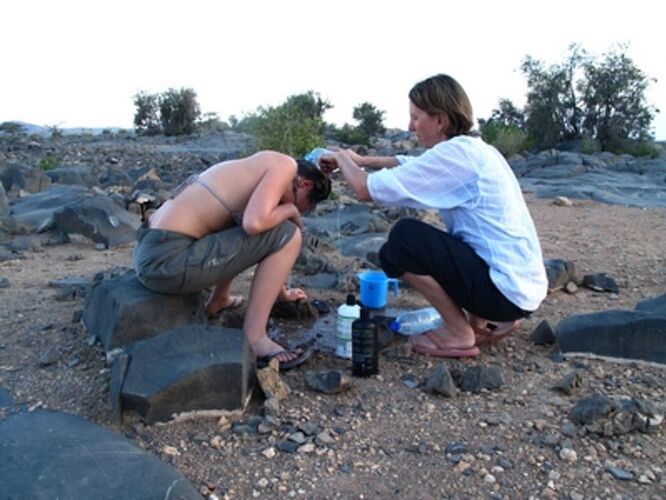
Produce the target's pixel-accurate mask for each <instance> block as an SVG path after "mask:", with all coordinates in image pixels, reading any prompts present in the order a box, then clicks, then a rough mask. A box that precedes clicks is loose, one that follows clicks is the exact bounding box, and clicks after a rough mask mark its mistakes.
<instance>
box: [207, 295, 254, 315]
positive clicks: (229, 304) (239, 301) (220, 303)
mask: <svg viewBox="0 0 666 500" xmlns="http://www.w3.org/2000/svg"><path fill="white" fill-rule="evenodd" d="M213 297H214V294H213V295H211V296H210V298H209V299H208V301H207V302H206V305H205V307H204V311H205V312H206V315H207V316H215V315H216V314H219V313H221V312H222V311H224V310H227V309H229V310H230V309H236V308H237V307H240V306H242V305H243V302H244V300H243V296H242V295H225V296H221V297H215V298H214V299H213Z"/></svg>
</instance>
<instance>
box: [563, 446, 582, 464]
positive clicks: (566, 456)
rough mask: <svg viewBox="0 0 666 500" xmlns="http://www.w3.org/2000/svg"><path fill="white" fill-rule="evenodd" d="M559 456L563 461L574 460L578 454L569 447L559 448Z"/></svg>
mask: <svg viewBox="0 0 666 500" xmlns="http://www.w3.org/2000/svg"><path fill="white" fill-rule="evenodd" d="M560 458H561V459H562V460H564V461H565V462H571V463H573V462H576V461H577V460H578V454H577V453H576V451H575V450H572V449H571V448H562V449H561V450H560Z"/></svg>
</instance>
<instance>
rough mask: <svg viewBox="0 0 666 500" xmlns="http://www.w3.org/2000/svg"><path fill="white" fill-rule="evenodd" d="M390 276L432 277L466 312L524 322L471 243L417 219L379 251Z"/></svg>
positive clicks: (398, 228) (401, 226)
mask: <svg viewBox="0 0 666 500" xmlns="http://www.w3.org/2000/svg"><path fill="white" fill-rule="evenodd" d="M379 260H380V262H381V265H382V268H383V269H384V272H385V273H386V274H387V276H389V277H391V278H399V277H401V276H402V275H403V274H405V273H406V272H409V273H412V274H419V275H427V276H432V277H433V278H434V279H435V280H436V281H437V283H439V284H440V286H441V287H442V288H443V289H444V290H445V291H446V293H447V294H448V295H449V296H450V297H451V299H452V300H453V301H454V302H455V303H456V304H457V305H458V306H459V307H461V308H463V309H465V310H466V311H468V312H470V313H472V314H474V315H476V316H479V317H481V318H485V319H488V320H492V321H513V320H516V319H519V318H524V317H526V316H528V315H529V312H527V311H523V310H522V309H520V308H519V307H517V306H516V305H515V304H513V303H512V302H511V301H510V300H508V299H507V298H506V297H505V296H504V295H503V294H502V292H500V291H499V290H498V289H497V287H496V286H495V284H494V283H493V282H492V280H491V279H490V270H489V268H488V265H487V264H486V263H485V261H484V260H483V259H482V258H481V257H479V256H478V255H477V254H476V252H475V251H474V250H473V249H472V247H470V246H469V245H468V244H467V243H465V242H463V241H462V240H460V239H458V238H456V237H455V236H452V235H450V234H449V233H447V232H445V231H441V230H439V229H437V228H435V227H433V226H431V225H429V224H426V223H425V222H421V221H419V220H416V219H401V220H399V221H398V222H397V223H396V225H395V226H394V227H393V229H392V230H391V232H390V233H389V237H388V241H387V242H386V243H385V244H384V245H383V246H382V248H381V249H380V250H379Z"/></svg>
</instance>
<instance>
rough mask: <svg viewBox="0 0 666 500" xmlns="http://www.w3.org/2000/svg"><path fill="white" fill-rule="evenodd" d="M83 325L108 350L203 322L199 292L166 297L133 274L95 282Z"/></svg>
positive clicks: (84, 312) (87, 302) (128, 273)
mask: <svg viewBox="0 0 666 500" xmlns="http://www.w3.org/2000/svg"><path fill="white" fill-rule="evenodd" d="M82 320H83V324H84V325H85V327H86V329H87V330H88V331H89V332H90V333H91V334H92V335H94V336H95V337H96V338H97V339H99V340H100V342H101V343H102V345H103V346H104V348H105V349H106V350H107V351H109V350H111V349H113V348H116V347H121V346H124V345H128V344H131V343H133V342H137V341H139V340H144V339H146V338H149V337H153V336H155V335H158V334H160V333H162V332H165V331H167V330H170V329H171V328H174V327H176V326H180V325H185V324H189V323H201V322H203V297H202V295H201V293H200V292H196V293H191V294H187V295H165V294H160V293H155V292H152V291H150V290H148V289H147V288H145V287H144V286H143V285H142V284H141V283H140V282H139V280H138V279H137V277H136V273H135V272H134V271H128V272H126V273H125V274H123V275H121V276H117V277H114V278H110V279H104V280H101V281H99V282H97V283H96V284H95V285H94V286H93V288H92V290H91V291H90V293H89V294H88V297H87V299H86V305H85V308H84V310H83V318H82Z"/></svg>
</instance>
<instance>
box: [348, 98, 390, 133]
mask: <svg viewBox="0 0 666 500" xmlns="http://www.w3.org/2000/svg"><path fill="white" fill-rule="evenodd" d="M352 116H353V117H354V120H356V121H358V128H359V129H360V130H361V131H362V132H363V135H365V137H366V138H367V140H369V139H370V137H373V136H377V135H380V134H383V133H384V132H386V127H384V111H380V110H378V109H377V108H376V107H375V106H374V105H372V104H370V103H369V102H364V103H361V104H359V105H358V106H356V107H355V108H354V112H353V113H352Z"/></svg>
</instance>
